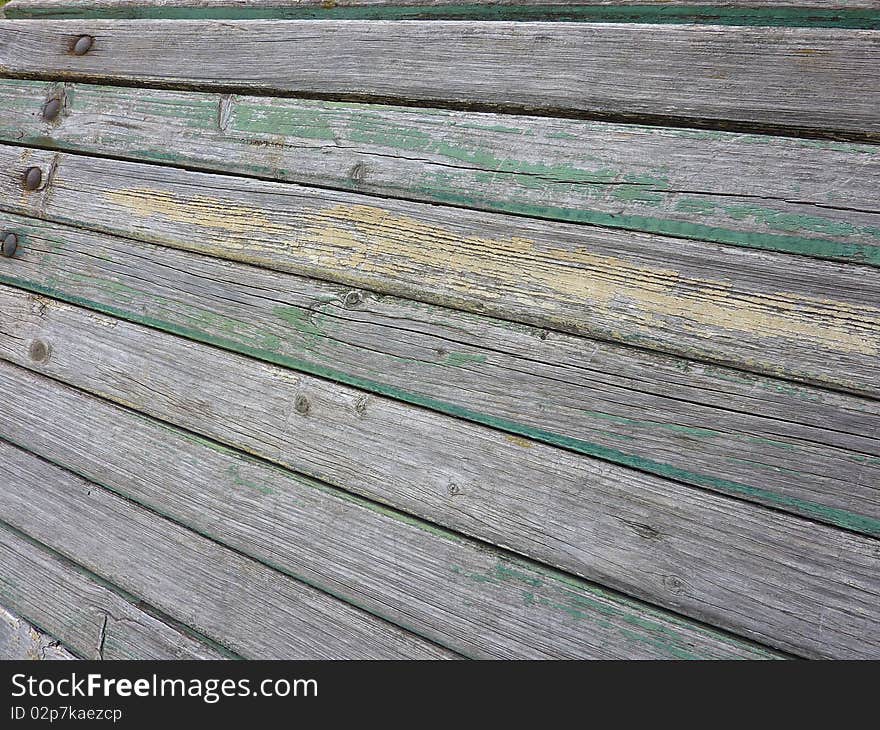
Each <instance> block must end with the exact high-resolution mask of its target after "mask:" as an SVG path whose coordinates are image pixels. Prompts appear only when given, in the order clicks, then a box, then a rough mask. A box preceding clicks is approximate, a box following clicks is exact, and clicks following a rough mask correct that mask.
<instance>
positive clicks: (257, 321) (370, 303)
mask: <svg viewBox="0 0 880 730" xmlns="http://www.w3.org/2000/svg"><path fill="white" fill-rule="evenodd" d="M5 220H6V222H7V223H8V225H10V226H12V227H13V228H14V230H16V231H17V232H18V233H19V235H20V236H21V245H20V247H19V250H18V252H17V254H16V257H15V258H14V259H11V260H9V259H7V260H4V262H3V263H2V264H0V281H4V282H6V283H11V284H14V285H16V286H20V287H26V288H28V289H29V290H31V291H35V292H42V293H45V294H49V295H50V296H54V297H56V298H62V299H65V300H67V301H70V302H73V303H78V304H84V305H86V306H89V307H91V308H95V309H98V310H101V311H104V312H106V313H110V314H113V315H116V316H121V317H124V318H126V319H129V320H131V321H134V322H139V323H141V324H147V325H149V326H152V327H159V328H161V329H164V330H166V331H169V332H173V333H177V334H183V335H185V336H187V337H190V338H194V339H197V340H200V341H202V342H206V343H209V344H214V345H218V346H221V347H224V348H226V349H232V350H235V351H237V352H241V353H244V354H247V355H250V356H252V357H258V358H260V359H262V360H266V361H269V362H274V363H276V364H279V365H283V366H285V367H290V368H293V369H295V370H301V371H303V372H308V373H311V374H313V375H318V376H321V377H324V378H328V379H330V380H334V381H337V382H342V383H347V384H348V385H353V386H356V387H359V388H361V389H364V390H367V391H371V392H374V393H377V394H383V395H387V396H391V397H393V398H397V399H399V400H404V401H407V402H409V403H413V404H415V405H421V406H426V407H428V408H432V409H434V410H438V411H441V412H443V413H447V414H449V415H453V416H457V417H463V418H466V419H468V420H472V421H476V422H478V423H483V424H485V425H489V426H493V427H495V428H500V429H503V430H506V431H508V432H510V433H512V434H516V435H519V436H526V437H529V438H533V439H537V440H541V441H545V442H547V443H551V444H554V445H557V446H563V447H565V448H568V449H572V450H575V451H579V452H581V453H584V454H588V455H591V456H599V457H601V458H604V459H607V460H611V461H615V462H617V463H621V464H625V465H627V466H633V467H636V468H638V469H641V470H643V471H650V472H653V473H656V474H659V475H660V476H667V477H672V478H674V479H676V480H679V481H684V482H687V483H690V484H694V485H697V486H704V487H709V488H710V489H713V490H716V491H720V492H723V493H727V494H732V495H734V496H741V497H745V498H747V499H750V500H755V501H758V502H762V503H764V504H768V505H770V506H774V507H778V508H781V509H784V510H787V511H792V512H795V513H798V514H802V515H805V516H807V517H811V518H814V519H818V520H821V521H824V522H829V523H831V524H835V525H839V526H841V527H846V528H848V529H852V530H857V531H861V532H867V533H869V534H872V535H875V536H880V504H878V503H880V494H878V492H877V486H876V485H877V484H880V434H878V433H877V428H876V424H877V421H878V418H880V404H878V403H877V402H876V401H870V400H866V399H863V398H858V397H855V396H849V395H843V394H837V393H832V392H829V391H826V390H821V389H818V388H810V387H807V386H798V385H795V384H793V383H788V382H785V381H780V380H774V379H768V378H762V377H758V376H751V375H746V374H744V373H740V372H737V371H734V370H727V369H720V368H713V367H708V366H705V365H701V364H699V363H696V362H693V361H688V360H679V359H676V358H665V357H661V356H658V355H655V354H653V353H649V352H645V351H641V350H636V349H633V348H624V347H619V346H615V345H611V344H607V343H602V342H598V341H595V340H585V339H581V338H578V337H572V336H568V335H565V334H561V333H549V332H547V331H546V330H539V329H534V328H530V327H525V326H521V325H511V324H509V323H506V322H503V321H498V320H492V319H489V318H487V317H481V316H477V315H470V314H464V313H461V312H457V311H455V310H449V309H443V308H440V307H434V306H429V305H424V304H420V303H416V302H412V301H409V300H405V299H397V298H394V297H387V296H385V297H380V296H376V295H375V294H372V293H369V292H364V291H361V290H352V289H347V288H343V287H338V286H334V285H332V284H325V283H323V282H319V281H315V280H310V279H303V278H300V277H296V276H291V275H288V274H281V273H278V272H273V271H266V270H264V269H259V268H256V267H251V266H247V265H243V264H237V263H231V262H226V261H221V260H218V259H214V258H209V257H205V256H201V255H198V254H192V253H189V252H186V251H177V250H175V249H169V248H162V247H157V246H152V245H150V244H143V243H139V242H136V241H131V240H128V239H122V238H116V237H111V236H106V235H101V234H93V233H88V232H83V231H79V230H76V229H70V228H65V227H62V226H58V225H55V224H48V223H43V222H40V221H38V220H32V219H22V218H17V217H15V218H7V219H5ZM33 306H34V307H36V308H37V309H39V306H40V305H39V303H38V302H35V304H34V305H33ZM12 311H15V310H12ZM18 316H23V317H25V319H28V318H30V317H31V315H30V314H28V313H24V314H19V315H18Z"/></svg>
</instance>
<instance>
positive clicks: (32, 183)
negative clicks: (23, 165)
mask: <svg viewBox="0 0 880 730" xmlns="http://www.w3.org/2000/svg"><path fill="white" fill-rule="evenodd" d="M41 182H43V171H42V170H41V169H40V168H39V167H29V168H28V169H27V170H25V171H24V187H25V189H26V190H36V189H37V188H38V187H40V183H41Z"/></svg>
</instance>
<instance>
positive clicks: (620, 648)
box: [6, 366, 774, 659]
mask: <svg viewBox="0 0 880 730" xmlns="http://www.w3.org/2000/svg"><path fill="white" fill-rule="evenodd" d="M6 367H7V369H8V368H10V367H11V366H6ZM22 377H23V378H25V380H26V382H27V383H28V385H27V386H25V387H26V388H27V389H28V390H30V392H31V396H34V395H36V397H37V398H39V397H41V396H45V397H47V398H48V399H49V401H50V402H51V403H53V404H54V405H55V406H59V405H61V404H62V403H66V404H67V405H68V406H70V408H71V410H70V411H69V414H70V415H71V416H74V414H81V413H83V412H86V413H87V418H88V419H89V424H90V433H91V434H92V438H93V439H94V440H95V441H99V442H101V443H102V444H106V445H107V446H110V445H111V444H115V445H116V447H115V448H104V447H103V446H100V447H98V448H95V447H91V449H90V452H89V456H87V457H86V459H76V458H71V456H70V452H69V450H68V449H67V448H66V447H65V446H63V445H62V444H61V443H60V442H58V438H59V433H60V430H59V429H56V430H54V432H53V433H51V434H47V435H46V437H45V438H42V439H37V440H35V441H34V442H33V443H34V446H36V447H37V448H39V449H40V450H41V451H43V452H44V453H46V454H49V455H50V456H51V457H52V458H54V459H57V460H58V461H59V462H63V463H66V464H70V465H71V466H72V467H74V468H76V469H78V470H79V471H81V472H83V473H87V474H89V475H94V476H95V477H96V478H97V477H98V476H100V478H101V479H102V481H103V483H105V484H106V485H108V486H109V487H110V488H112V489H114V490H116V491H118V492H120V493H121V494H122V495H123V496H125V497H126V498H127V499H133V500H136V501H138V502H141V503H143V504H145V505H146V506H148V507H149V508H150V509H154V510H157V511H159V512H162V513H163V514H167V515H168V516H169V517H171V518H172V519H174V520H175V521H177V522H180V523H184V524H187V525H189V526H191V527H192V528H193V529H195V530H197V531H199V532H201V533H203V534H206V535H208V536H209V537H210V538H211V539H213V540H215V541H218V542H222V543H223V544H227V545H229V546H230V547H232V548H234V549H235V550H238V551H241V552H242V553H245V554H248V555H250V556H252V557H256V558H258V559H259V560H261V561H263V562H265V563H268V564H270V565H273V566H274V567H276V568H277V569H280V570H283V571H284V572H287V573H288V574H293V575H297V576H300V577H301V578H302V579H304V580H306V581H308V582H309V583H311V584H313V585H316V586H319V587H321V588H322V589H324V590H326V591H329V592H331V593H333V594H334V595H337V596H341V597H343V598H345V599H346V600H348V601H351V602H353V603H356V604H357V605H359V606H362V607H364V608H367V609H369V610H370V611H371V612H374V613H376V614H378V615H381V616H383V617H384V618H386V619H388V620H390V621H392V622H395V623H399V624H403V625H405V626H407V627H408V628H410V629H411V630H413V631H415V632H418V633H420V634H424V635H426V636H428V637H429V638H431V639H432V640H434V641H437V642H439V643H441V644H443V645H445V646H449V647H451V648H453V649H455V650H456V651H459V652H461V653H462V654H465V655H467V656H470V657H474V658H483V659H487V658H532V659H540V658H544V659H547V658H561V657H569V658H639V657H641V658H661V657H666V658H708V657H738V656H748V657H753V658H758V657H768V656H774V653H773V652H771V651H766V650H762V649H760V648H758V647H753V646H750V645H749V644H748V643H747V642H743V641H739V640H736V639H731V638H729V637H725V636H723V635H721V634H718V633H717V632H715V631H712V630H707V629H705V628H703V627H699V626H696V625H694V624H693V623H692V622H689V621H686V620H682V619H680V618H677V617H676V616H674V615H670V614H668V613H666V612H663V611H659V610H657V609H654V608H651V607H649V606H645V605H640V604H638V603H637V602H634V601H632V600H628V599H626V598H625V597H622V596H619V595H615V594H614V593H613V592H611V591H608V590H605V589H600V588H596V587H593V586H590V585H589V584H586V583H584V582H583V581H579V580H577V579H575V578H572V577H570V576H561V575H559V574H556V573H554V572H553V571H551V570H548V569H547V568H544V567H541V566H537V565H535V564H533V563H527V562H524V561H522V560H519V559H516V558H515V557H513V556H511V555H509V554H505V553H503V552H501V551H498V550H492V549H490V548H488V547H487V546H485V545H481V544H478V543H475V542H474V541H472V540H468V539H466V538H463V537H461V536H460V535H455V534H453V533H449V532H447V531H444V530H442V529H439V528H437V527H435V526H431V525H427V524H425V523H421V522H419V521H418V520H415V519H413V518H411V517H409V516H406V515H401V514H398V513H395V512H393V511H391V510H388V509H387V508H380V507H378V506H377V505H375V504H371V503H369V502H366V501H365V500H361V499H357V498H354V497H352V496H350V495H348V494H346V493H344V492H340V491H338V490H334V489H330V488H328V487H326V486H322V485H320V484H317V483H315V482H311V481H309V480H306V479H303V478H301V477H296V476H294V475H292V474H290V473H289V472H284V471H282V470H279V469H277V468H273V467H270V466H268V465H266V464H265V463H262V462H259V461H256V460H253V459H249V458H246V457H243V456H242V455H240V454H236V453H233V452H231V451H229V450H226V449H222V448H218V447H217V446H215V445H212V444H210V443H207V442H204V441H200V440H198V439H195V438H193V437H192V436H189V435H187V434H184V433H182V432H180V431H177V430H175V429H170V428H168V427H162V426H160V425H159V424H157V423H156V422H152V421H149V420H147V419H145V418H143V417H139V416H137V415H135V414H133V413H131V412H128V411H124V410H122V409H120V408H118V407H113V406H110V405H108V404H106V403H104V402H102V401H97V400H96V399H94V398H89V397H86V396H84V395H82V394H81V393H77V392H75V391H72V390H69V389H66V388H63V387H62V386H59V385H58V384H57V383H53V382H51V381H48V382H47V381H42V382H40V381H39V380H37V378H36V377H35V376H33V375H26V374H23V376H22ZM19 382H22V381H21V380H20V381H19ZM70 423H71V422H70V421H67V422H66V426H65V427H67V428H69V426H70ZM20 432H21V431H20V429H19V433H20ZM62 438H66V437H62ZM73 438H74V440H75V441H78V439H77V437H75V436H74V437H73ZM53 442H54V445H53ZM147 462H149V463H156V464H158V465H160V466H157V467H154V468H152V469H149V470H145V469H144V468H143V464H144V463H147Z"/></svg>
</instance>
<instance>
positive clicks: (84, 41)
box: [73, 35, 95, 56]
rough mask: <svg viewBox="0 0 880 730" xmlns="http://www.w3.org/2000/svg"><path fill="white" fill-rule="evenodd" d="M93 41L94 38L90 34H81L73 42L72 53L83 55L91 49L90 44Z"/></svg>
mask: <svg viewBox="0 0 880 730" xmlns="http://www.w3.org/2000/svg"><path fill="white" fill-rule="evenodd" d="M94 42H95V39H94V38H92V37H91V36H90V35H81V36H80V37H79V38H77V39H76V41H75V42H74V44H73V55H74V56H85V55H86V54H87V53H88V52H89V51H90V50H92V44H93V43H94Z"/></svg>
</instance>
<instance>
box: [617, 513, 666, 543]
mask: <svg viewBox="0 0 880 730" xmlns="http://www.w3.org/2000/svg"><path fill="white" fill-rule="evenodd" d="M618 519H619V520H620V521H621V522H623V523H624V524H625V525H626V526H627V527H629V528H630V529H631V530H632V531H633V532H634V533H636V535H638V536H639V537H642V538H644V539H645V540H659V539H660V531H659V530H655V529H654V528H653V527H651V526H650V525H646V524H645V523H643V522H636V521H634V520H625V519H623V518H622V517H618Z"/></svg>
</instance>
